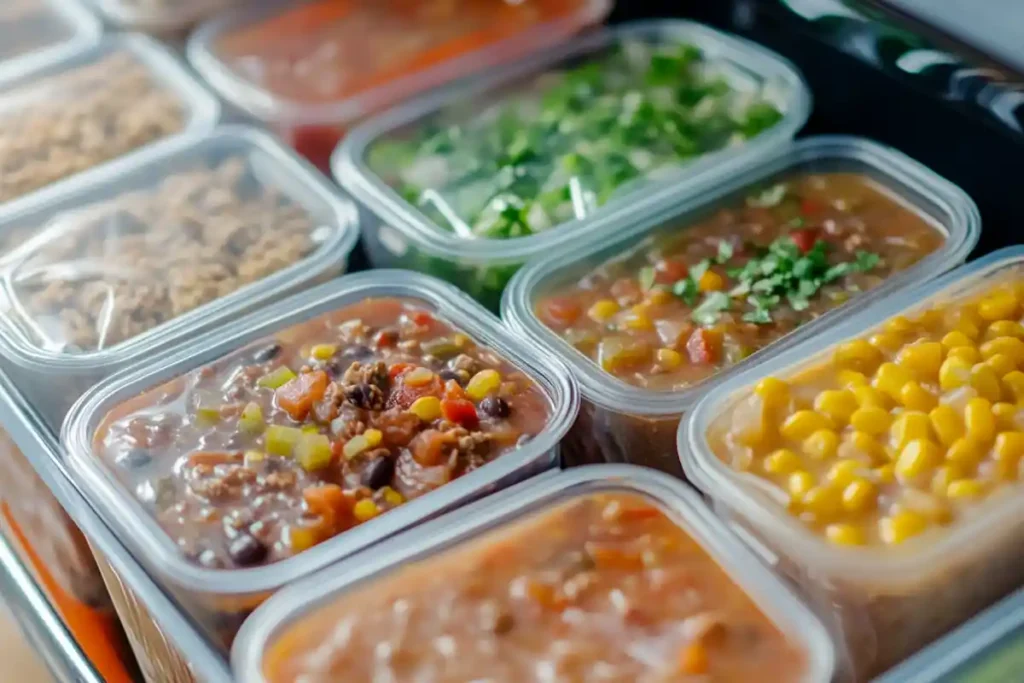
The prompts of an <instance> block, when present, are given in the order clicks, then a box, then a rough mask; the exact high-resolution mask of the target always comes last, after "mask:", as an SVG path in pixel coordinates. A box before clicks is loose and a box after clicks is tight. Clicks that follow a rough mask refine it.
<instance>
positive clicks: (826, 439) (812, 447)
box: [802, 429, 839, 460]
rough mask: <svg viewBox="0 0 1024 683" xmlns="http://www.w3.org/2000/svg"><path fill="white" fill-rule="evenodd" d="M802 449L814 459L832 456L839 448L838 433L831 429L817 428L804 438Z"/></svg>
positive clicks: (824, 458) (826, 458)
mask: <svg viewBox="0 0 1024 683" xmlns="http://www.w3.org/2000/svg"><path fill="white" fill-rule="evenodd" d="M802 450H803V452H804V453H806V454H807V455H809V456H810V457H812V458H814V459H815V460H828V459H830V458H834V457H835V456H836V453H837V452H838V450H839V435H838V434H836V433H835V432H834V431H832V430H831V429H818V430H816V431H815V432H814V433H813V434H811V435H810V436H809V437H807V438H806V439H804V443H803V448H802Z"/></svg>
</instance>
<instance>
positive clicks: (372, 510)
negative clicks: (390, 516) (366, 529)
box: [352, 498, 380, 522]
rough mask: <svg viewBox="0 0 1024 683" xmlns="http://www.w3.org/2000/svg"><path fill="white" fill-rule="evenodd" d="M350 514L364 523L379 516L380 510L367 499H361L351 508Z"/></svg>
mask: <svg viewBox="0 0 1024 683" xmlns="http://www.w3.org/2000/svg"><path fill="white" fill-rule="evenodd" d="M352 514H353V515H354V516H355V518H356V519H357V520H359V521H360V522H366V521H369V520H371V519H373V518H374V517H376V516H377V515H379V514H380V508H378V507H377V504H376V503H374V502H373V501H372V500H370V499H369V498H363V499H362V500H361V501H359V502H358V503H356V504H355V505H354V506H352Z"/></svg>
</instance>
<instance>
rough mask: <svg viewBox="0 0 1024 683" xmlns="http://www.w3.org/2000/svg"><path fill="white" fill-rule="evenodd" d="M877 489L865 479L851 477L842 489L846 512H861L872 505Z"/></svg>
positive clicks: (875, 499)
mask: <svg viewBox="0 0 1024 683" xmlns="http://www.w3.org/2000/svg"><path fill="white" fill-rule="evenodd" d="M877 499H878V489H877V488H876V487H875V485H874V484H872V483H871V482H870V481H868V480H867V479H864V478H862V477H857V478H855V479H852V480H851V481H850V483H849V484H847V485H846V488H844V489H843V507H844V508H845V509H846V510H847V511H848V512H863V511H865V510H868V509H870V508H872V507H874V505H875V502H876V501H877Z"/></svg>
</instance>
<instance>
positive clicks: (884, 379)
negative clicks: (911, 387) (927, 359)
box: [871, 363, 914, 401]
mask: <svg viewBox="0 0 1024 683" xmlns="http://www.w3.org/2000/svg"><path fill="white" fill-rule="evenodd" d="M913 379H914V376H913V375H912V374H910V371H909V370H907V369H906V368H904V367H902V366H899V365H896V364H895V363H882V364H881V365H880V366H879V367H878V370H877V371H876V372H875V379H874V380H873V381H872V382H871V385H872V386H874V387H875V388H876V389H878V390H879V391H881V392H882V393H884V394H886V395H887V396H889V397H891V398H892V399H893V400H894V401H898V400H900V392H901V391H902V390H903V386H904V385H905V384H906V383H907V382H909V381H911V380H913Z"/></svg>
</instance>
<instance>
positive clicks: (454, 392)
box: [444, 379, 466, 401]
mask: <svg viewBox="0 0 1024 683" xmlns="http://www.w3.org/2000/svg"><path fill="white" fill-rule="evenodd" d="M444 397H445V398H446V399H448V400H449V401H453V400H455V399H464V398H466V390H465V389H463V388H462V385H461V384H459V383H458V382H456V381H455V380H453V379H450V380H448V381H447V382H445V385H444Z"/></svg>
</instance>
